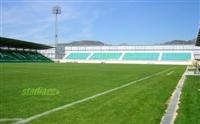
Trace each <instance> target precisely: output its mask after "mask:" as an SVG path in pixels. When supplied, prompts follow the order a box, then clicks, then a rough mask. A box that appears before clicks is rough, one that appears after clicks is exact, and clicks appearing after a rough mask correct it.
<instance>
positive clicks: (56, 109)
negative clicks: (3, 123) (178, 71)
mask: <svg viewBox="0 0 200 124" xmlns="http://www.w3.org/2000/svg"><path fill="white" fill-rule="evenodd" d="M174 68H176V67H172V68H170V69H166V70H164V71H161V72H158V73H154V74H151V75H149V76H146V77H143V78H140V79H138V80H135V81H132V82H129V83H127V84H124V85H121V86H119V87H115V88H113V89H110V90H106V91H104V92H101V93H98V94H96V95H93V96H90V97H86V98H84V99H81V100H78V101H74V102H72V103H68V104H65V105H62V106H59V107H56V108H53V109H51V110H48V111H46V112H43V113H39V114H36V115H33V116H30V117H28V118H25V119H23V120H20V121H18V122H16V123H15V124H24V123H27V122H30V121H32V120H35V119H38V118H40V117H42V116H45V115H48V114H51V113H53V112H57V111H59V110H62V109H66V108H69V107H71V106H74V105H77V104H79V103H83V102H86V101H88V100H91V99H94V98H96V97H99V96H102V95H105V94H108V93H111V92H114V91H117V90H119V89H122V88H125V87H128V86H130V85H132V84H135V83H137V82H140V81H143V80H146V79H149V78H151V77H154V76H157V75H160V74H162V73H165V72H167V71H169V70H171V69H174Z"/></svg>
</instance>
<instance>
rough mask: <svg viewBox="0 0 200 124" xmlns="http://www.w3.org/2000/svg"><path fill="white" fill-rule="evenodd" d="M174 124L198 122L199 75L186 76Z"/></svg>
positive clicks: (199, 123)
mask: <svg viewBox="0 0 200 124" xmlns="http://www.w3.org/2000/svg"><path fill="white" fill-rule="evenodd" d="M176 124H200V77H197V76H196V77H195V76H190V77H188V78H187V80H186V82H185V85H184V88H183V91H182V95H181V104H180V108H179V111H178V117H177V119H176Z"/></svg>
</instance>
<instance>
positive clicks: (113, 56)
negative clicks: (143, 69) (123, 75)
mask: <svg viewBox="0 0 200 124" xmlns="http://www.w3.org/2000/svg"><path fill="white" fill-rule="evenodd" d="M121 55H122V53H94V54H93V55H92V56H91V58H90V59H92V60H118V59H120V56H121Z"/></svg>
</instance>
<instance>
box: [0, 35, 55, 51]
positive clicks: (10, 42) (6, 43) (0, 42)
mask: <svg viewBox="0 0 200 124" xmlns="http://www.w3.org/2000/svg"><path fill="white" fill-rule="evenodd" d="M0 47H11V48H24V49H40V50H41V49H49V48H53V47H51V46H47V45H43V44H38V43H33V42H27V41H23V40H17V39H12V38H5V37H0Z"/></svg>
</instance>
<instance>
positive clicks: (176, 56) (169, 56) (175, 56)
mask: <svg viewBox="0 0 200 124" xmlns="http://www.w3.org/2000/svg"><path fill="white" fill-rule="evenodd" d="M162 60H164V61H170V60H175V61H176V60H177V61H185V60H191V53H163V55H162Z"/></svg>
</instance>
